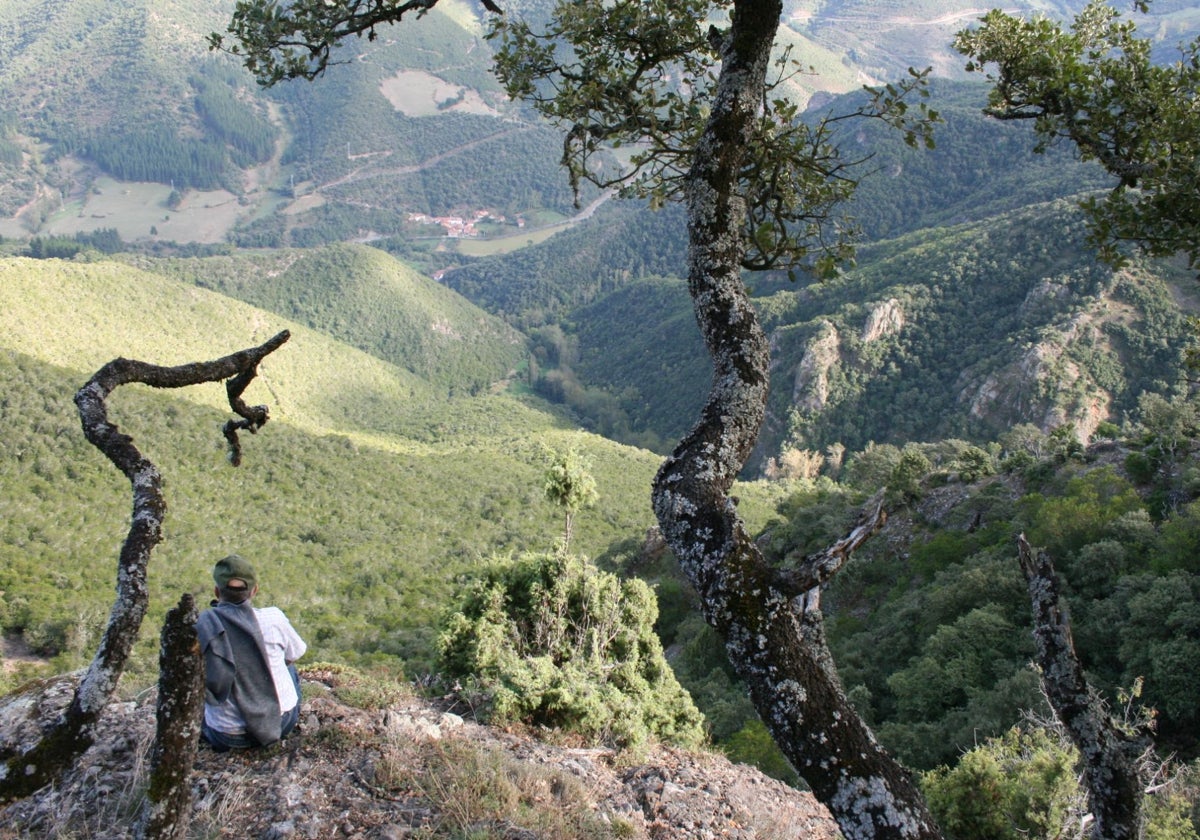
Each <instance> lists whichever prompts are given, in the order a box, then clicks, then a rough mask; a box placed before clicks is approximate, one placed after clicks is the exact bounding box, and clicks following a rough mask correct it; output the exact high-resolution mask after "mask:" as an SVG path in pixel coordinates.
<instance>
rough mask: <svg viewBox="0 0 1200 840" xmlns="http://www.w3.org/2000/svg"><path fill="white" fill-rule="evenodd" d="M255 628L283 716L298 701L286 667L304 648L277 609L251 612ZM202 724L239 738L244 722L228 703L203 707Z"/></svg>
mask: <svg viewBox="0 0 1200 840" xmlns="http://www.w3.org/2000/svg"><path fill="white" fill-rule="evenodd" d="M254 617H255V618H256V619H257V620H258V629H259V630H260V631H261V632H262V637H263V643H264V644H265V645H266V648H267V662H268V664H270V666H271V679H272V680H273V681H274V682H275V696H276V697H278V698H279V713H280V714H287V713H288V712H290V711H291V710H292V709H294V708H296V704H297V703H299V702H300V698H299V697H297V696H296V684H295V683H293V682H292V675H291V674H289V673H288V669H287V664H288V663H289V662H295V661H296V660H297V659H299V658H300V657H301V656H303V655H304V651H306V650H308V645H306V644H305V643H304V640H303V639H301V638H300V634H299V633H297V632H296V630H295V628H294V627H292V623H291V622H290V621H288V618H287V616H286V615H284V614H283V610H281V609H279V607H263V608H262V609H258V608H257V607H255V609H254ZM204 722H205V723H207V724H208V725H209V726H211V727H212V728H213V729H215V730H217V731H218V732H226V733H228V734H230V735H241V734H243V733H244V732H245V731H246V721H245V720H244V719H243V718H242V713H241V711H239V710H238V707H237V704H236V703H234V702H233V701H232V700H226V701H225V702H224V703H222V704H221V705H219V706H209V705H207V704H206V705H205V706H204Z"/></svg>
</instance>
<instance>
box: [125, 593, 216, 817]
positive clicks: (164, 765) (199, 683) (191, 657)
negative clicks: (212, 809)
mask: <svg viewBox="0 0 1200 840" xmlns="http://www.w3.org/2000/svg"><path fill="white" fill-rule="evenodd" d="M203 713H204V658H203V657H202V656H201V655H200V640H199V637H198V636H197V635H196V602H195V600H194V599H193V598H192V596H191V595H187V594H185V595H184V596H183V597H182V598H180V599H179V606H177V607H175V608H174V609H172V610H170V611H168V612H167V618H166V621H165V622H164V623H163V630H162V641H161V645H160V647H159V653H158V705H157V707H156V709H155V720H156V723H157V727H156V730H155V736H154V746H153V747H151V750H150V783H149V786H148V787H147V790H146V799H145V801H144V802H143V805H142V812H141V814H140V815H139V818H138V824H137V831H136V834H135V836H136V837H137V838H138V840H182V838H184V837H186V836H187V832H188V826H189V825H190V824H191V813H192V809H191V803H192V790H191V786H190V785H189V784H188V779H189V777H190V776H191V772H192V765H193V764H195V762H196V750H197V748H198V746H199V743H200V716H201V715H202V714H203Z"/></svg>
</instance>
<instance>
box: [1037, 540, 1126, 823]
mask: <svg viewBox="0 0 1200 840" xmlns="http://www.w3.org/2000/svg"><path fill="white" fill-rule="evenodd" d="M1017 556H1018V559H1019V560H1020V563H1021V571H1022V572H1023V573H1024V575H1025V582H1026V585H1027V587H1028V589H1029V600H1030V603H1031V607H1032V610H1033V638H1034V641H1035V642H1036V644H1037V658H1038V664H1039V665H1040V666H1041V670H1042V684H1043V685H1044V686H1045V689H1046V697H1047V698H1048V699H1049V701H1050V705H1051V706H1052V707H1053V708H1054V713H1055V714H1056V715H1057V716H1058V719H1059V720H1060V721H1062V724H1063V726H1064V727H1066V730H1067V732H1068V734H1069V735H1070V737H1071V740H1072V741H1074V742H1075V746H1076V747H1078V748H1079V754H1080V756H1081V758H1082V761H1083V775H1084V780H1085V781H1086V783H1087V789H1088V804H1089V805H1090V807H1091V809H1092V816H1093V817H1094V818H1095V823H1094V825H1093V827H1092V831H1091V835H1090V836H1091V837H1092V838H1094V840H1133V838H1136V837H1138V812H1139V810H1140V809H1141V804H1142V785H1141V783H1140V779H1139V777H1138V772H1137V760H1138V758H1140V757H1141V756H1142V755H1143V754H1144V753H1145V751H1146V750H1147V749H1148V748H1149V746H1150V744H1149V739H1148V738H1147V737H1145V736H1144V735H1130V734H1127V733H1126V732H1123V731H1122V730H1120V729H1118V728H1117V726H1116V725H1114V723H1113V721H1112V719H1111V718H1110V716H1109V714H1108V709H1107V708H1106V706H1105V704H1104V701H1103V700H1101V699H1100V697H1098V696H1097V695H1096V693H1095V691H1093V689H1092V687H1091V686H1090V685H1088V682H1087V679H1086V678H1085V677H1084V674H1083V666H1082V665H1081V664H1080V662H1079V658H1078V657H1077V656H1076V654H1075V643H1074V642H1073V641H1072V640H1071V622H1070V619H1069V618H1068V617H1067V612H1066V610H1065V609H1064V608H1063V606H1062V604H1061V602H1060V600H1059V584H1058V575H1057V574H1056V573H1055V571H1054V564H1053V563H1051V562H1050V557H1049V555H1047V554H1046V552H1044V551H1039V552H1037V553H1036V554H1034V552H1033V549H1031V548H1030V547H1029V542H1028V541H1027V540H1026V539H1025V535H1024V534H1021V535H1020V536H1019V537H1017Z"/></svg>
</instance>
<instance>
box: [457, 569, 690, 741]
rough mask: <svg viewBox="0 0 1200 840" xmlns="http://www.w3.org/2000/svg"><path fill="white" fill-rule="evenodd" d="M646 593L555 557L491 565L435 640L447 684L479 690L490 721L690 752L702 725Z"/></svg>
mask: <svg viewBox="0 0 1200 840" xmlns="http://www.w3.org/2000/svg"><path fill="white" fill-rule="evenodd" d="M657 615H658V608H657V604H656V602H655V598H654V593H653V592H652V591H651V589H650V587H649V586H647V585H646V584H645V583H644V582H643V581H641V580H638V579H636V578H635V579H631V580H626V581H622V580H621V579H619V578H618V577H617V576H616V575H613V574H610V573H607V572H602V571H600V570H599V569H597V568H596V567H595V566H594V565H592V564H591V563H590V562H588V561H587V560H584V559H581V558H578V557H574V556H570V555H567V554H565V553H562V552H558V553H555V554H552V555H549V554H527V555H522V556H520V557H517V558H515V559H509V560H493V561H492V562H491V563H490V564H489V565H488V566H487V567H486V568H484V569H483V570H481V571H480V573H479V574H478V575H476V576H475V577H474V579H472V580H470V581H468V582H467V583H466V584H465V585H464V586H463V588H462V589H461V590H460V592H459V596H458V601H457V607H456V610H455V611H454V612H453V613H452V614H450V615H449V617H448V618H447V620H446V621H445V623H444V625H443V631H442V634H441V637H440V639H439V646H440V650H441V658H442V665H443V668H444V670H445V673H446V674H447V675H449V676H457V677H461V678H464V679H472V680H476V681H477V683H478V685H479V687H480V688H482V689H483V690H484V692H485V693H486V694H487V695H488V696H489V698H490V702H491V712H492V715H493V718H494V719H496V720H500V721H504V720H507V721H514V720H520V721H525V722H529V723H535V724H543V725H549V726H556V727H560V728H563V729H567V730H571V731H575V732H579V733H581V734H584V735H587V736H590V737H594V738H597V739H601V740H608V741H611V742H616V743H619V744H625V745H630V744H637V743H641V742H644V741H645V740H646V739H647V738H650V737H656V738H660V739H662V740H665V741H669V742H672V743H676V744H681V745H688V746H698V745H699V744H700V743H702V741H703V739H704V734H703V728H702V724H701V717H700V713H699V712H698V711H697V710H696V708H695V706H694V705H693V704H692V701H691V698H690V697H689V696H688V695H687V693H686V692H685V691H684V690H683V689H682V688H681V687H680V685H679V683H678V682H676V680H675V677H674V675H673V674H672V672H671V668H670V666H669V665H668V664H667V661H666V658H665V656H664V654H663V650H662V645H661V643H660V642H659V640H658V637H657V636H656V635H655V634H654V620H655V618H656V617H657Z"/></svg>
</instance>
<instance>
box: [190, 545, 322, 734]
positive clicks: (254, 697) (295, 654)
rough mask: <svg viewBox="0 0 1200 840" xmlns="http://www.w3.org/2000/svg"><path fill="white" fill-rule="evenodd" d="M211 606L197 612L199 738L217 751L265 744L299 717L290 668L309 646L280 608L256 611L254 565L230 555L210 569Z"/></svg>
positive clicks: (296, 679) (296, 681)
mask: <svg viewBox="0 0 1200 840" xmlns="http://www.w3.org/2000/svg"><path fill="white" fill-rule="evenodd" d="M213 580H214V581H215V582H216V586H215V587H214V589H213V594H214V595H215V596H216V600H214V601H213V602H212V608H211V609H207V610H205V611H204V612H202V613H201V614H200V617H199V619H198V620H197V621H196V632H197V634H198V635H199V637H200V649H201V650H202V651H203V652H204V672H205V673H204V722H203V723H202V724H201V727H200V736H201V738H203V739H204V740H205V741H206V742H208V743H209V744H210V745H212V747H213V749H215V750H216V751H217V752H226V751H227V750H230V749H245V748H247V747H258V746H266V745H267V744H273V743H275V742H276V741H278V740H280V739H281V738H284V737H286V736H287V734H288V733H289V732H291V731H292V730H293V729H294V728H295V726H296V723H297V721H299V719H300V675H299V674H298V673H297V671H296V666H295V665H294V664H292V663H294V662H295V661H296V660H297V659H299V658H300V657H301V656H303V655H304V651H305V650H307V647H308V646H307V645H306V644H305V643H304V640H303V639H301V638H300V635H299V634H298V633H297V632H296V630H295V629H294V628H293V627H292V623H291V622H290V621H288V618H287V616H286V615H284V614H283V610H281V609H279V608H278V607H265V608H262V609H257V608H255V607H254V606H253V604H252V603H251V599H253V598H254V596H255V595H256V594H257V593H258V578H257V577H256V575H255V573H254V567H253V566H251V565H250V563H248V562H247V561H246V560H245V559H244V558H242V557H241V556H239V555H237V554H231V555H229V556H228V557H225V558H223V559H221V560H219V561H218V562H217V564H216V565H215V566H214V567H213Z"/></svg>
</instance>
